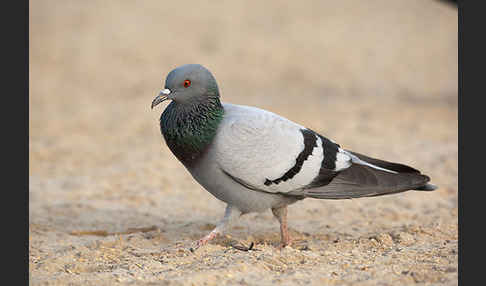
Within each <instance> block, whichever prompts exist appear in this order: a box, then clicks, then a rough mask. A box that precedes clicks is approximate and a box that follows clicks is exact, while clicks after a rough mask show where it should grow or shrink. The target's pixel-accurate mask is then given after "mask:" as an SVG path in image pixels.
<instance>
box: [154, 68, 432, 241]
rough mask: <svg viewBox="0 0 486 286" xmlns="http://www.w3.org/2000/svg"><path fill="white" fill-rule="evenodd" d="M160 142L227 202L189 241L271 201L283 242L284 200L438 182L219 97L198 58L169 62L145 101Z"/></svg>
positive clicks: (388, 191)
mask: <svg viewBox="0 0 486 286" xmlns="http://www.w3.org/2000/svg"><path fill="white" fill-rule="evenodd" d="M168 99H170V100H171V102H170V104H169V105H168V106H167V107H166V108H165V110H164V111H163V113H162V115H161V117H160V130H161V133H162V135H163V137H164V139H165V142H166V144H167V146H168V147H169V149H170V150H171V151H172V153H173V154H174V155H175V156H176V157H177V159H178V160H179V161H180V162H181V163H182V164H183V165H184V166H185V167H186V169H187V170H188V171H189V172H190V174H191V175H192V176H193V177H194V179H195V180H196V181H197V182H198V183H199V184H201V185H202V186H203V187H204V188H205V189H206V190H207V191H209V192H210V193H211V194H212V195H214V196H215V197H216V198H218V199H219V200H221V201H223V202H225V203H226V204H227V206H226V210H225V213H224V217H223V219H222V220H221V221H220V222H219V223H218V224H217V226H216V227H215V229H214V230H212V231H211V232H210V233H209V234H207V235H206V236H204V237H203V238H201V239H199V240H198V241H197V242H196V243H195V244H196V245H195V247H196V248H197V247H200V246H201V245H203V244H205V243H207V242H208V241H210V240H211V239H213V238H215V237H217V236H218V235H220V234H221V233H222V232H223V231H224V229H225V228H227V227H228V225H229V224H230V223H231V222H232V221H234V219H235V218H238V217H239V216H240V215H242V214H246V213H250V212H262V211H265V210H267V209H271V210H272V212H273V215H274V216H275V217H276V218H277V220H278V221H279V223H280V233H281V246H282V247H285V246H287V245H289V244H290V242H291V240H290V237H289V232H288V229H287V205H289V204H292V203H295V202H297V201H299V200H302V199H304V198H317V199H350V198H359V197H369V196H381V195H387V194H393V193H398V192H404V191H407V190H420V191H432V190H435V189H436V188H437V187H436V186H434V185H432V184H430V183H428V182H429V180H430V178H429V177H428V176H426V175H424V174H421V173H420V171H418V170H416V169H414V168H412V167H409V166H406V165H403V164H399V163H392V162H387V161H383V160H379V159H375V158H371V157H368V156H365V155H362V154H359V153H356V152H353V151H350V150H346V149H343V148H341V146H340V145H339V144H337V143H336V142H334V141H332V140H330V139H328V138H326V137H324V136H322V135H321V134H319V133H317V132H315V131H313V130H311V129H309V128H306V127H304V126H302V125H299V124H297V123H294V122H292V121H290V120H288V119H286V118H283V117H281V116H279V115H277V114H275V113H272V112H269V111H266V110H262V109H259V108H255V107H250V106H243V105H236V104H230V103H223V102H221V100H220V94H219V88H218V84H217V83H216V79H215V78H214V76H213V75H212V74H211V72H210V71H209V70H208V69H206V68H205V67H203V66H202V65H198V64H187V65H182V66H180V67H177V68H175V69H174V70H172V71H171V72H170V73H169V74H168V75H167V78H166V80H165V87H164V89H162V90H161V91H160V92H159V94H158V96H157V97H156V98H155V99H154V100H153V101H152V106H151V107H152V109H153V108H154V107H155V106H156V105H158V104H160V103H161V102H163V101H165V100H168Z"/></svg>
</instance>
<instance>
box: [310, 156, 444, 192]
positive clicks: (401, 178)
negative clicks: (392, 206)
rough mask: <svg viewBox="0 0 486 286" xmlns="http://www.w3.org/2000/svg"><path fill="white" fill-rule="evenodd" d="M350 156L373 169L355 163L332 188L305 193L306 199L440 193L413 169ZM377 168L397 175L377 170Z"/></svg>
mask: <svg viewBox="0 0 486 286" xmlns="http://www.w3.org/2000/svg"><path fill="white" fill-rule="evenodd" d="M348 152H349V153H351V154H353V155H354V156H356V157H358V158H359V159H360V160H362V161H365V162H366V163H368V164H371V165H363V164H359V163H354V164H353V165H351V167H349V168H347V169H345V170H343V171H341V172H340V173H338V174H337V175H336V176H335V177H334V179H332V181H331V182H330V183H329V184H327V185H325V186H321V187H318V188H314V189H307V190H304V193H305V196H307V197H312V198H319V199H346V198H359V197H371V196H382V195H388V194H395V193H400V192H405V191H409V190H417V191H433V190H435V189H437V187H436V186H434V185H432V184H429V183H428V182H429V181H430V178H429V177H428V176H426V175H424V174H421V173H420V171H418V170H416V169H414V168H412V167H409V166H406V165H403V164H398V163H392V162H387V161H383V160H379V159H375V158H371V157H368V156H365V155H361V154H359V153H355V152H351V151H348ZM373 165H374V166H378V167H379V168H383V169H386V170H390V171H393V172H388V171H386V170H380V169H379V168H374V167H373Z"/></svg>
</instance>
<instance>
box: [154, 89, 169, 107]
mask: <svg viewBox="0 0 486 286" xmlns="http://www.w3.org/2000/svg"><path fill="white" fill-rule="evenodd" d="M169 94H170V90H169V89H167V88H166V89H163V90H161V91H160V92H159V95H157V97H156V98H155V99H154V100H153V101H152V106H151V109H154V107H155V106H157V105H158V104H159V103H161V102H162V101H165V100H167V99H169Z"/></svg>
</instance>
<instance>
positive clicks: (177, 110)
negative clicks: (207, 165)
mask: <svg viewBox="0 0 486 286" xmlns="http://www.w3.org/2000/svg"><path fill="white" fill-rule="evenodd" d="M223 114H224V109H223V106H222V105H221V102H220V101H219V98H218V97H208V98H206V100H205V101H204V102H199V103H197V104H196V103H195V104H180V103H177V102H175V101H173V102H171V103H170V104H169V105H168V106H167V108H166V109H165V110H164V112H163V113H162V116H161V117H160V130H161V132H162V135H163V136H164V138H165V141H166V143H167V146H169V148H170V150H171V151H172V153H174V155H175V156H176V157H177V158H178V159H179V160H180V161H181V162H182V163H184V165H186V166H192V165H193V164H194V163H195V162H196V161H197V160H198V159H199V158H200V157H201V156H202V155H203V154H204V152H205V151H206V149H207V147H208V146H209V144H211V142H212V140H213V139H214V137H215V135H216V131H217V129H218V126H219V123H220V122H221V120H222V119H223Z"/></svg>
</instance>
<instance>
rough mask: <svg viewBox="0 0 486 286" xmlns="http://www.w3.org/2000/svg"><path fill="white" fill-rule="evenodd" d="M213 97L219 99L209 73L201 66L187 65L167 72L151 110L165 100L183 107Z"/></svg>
mask: <svg viewBox="0 0 486 286" xmlns="http://www.w3.org/2000/svg"><path fill="white" fill-rule="evenodd" d="M215 97H216V98H218V97H219V89H218V85H217V83H216V79H215V78H214V76H213V75H212V74H211V72H209V70H208V69H206V68H205V67H203V66H202V65H198V64H188V65H183V66H180V67H177V68H175V69H173V70H172V71H171V72H169V74H168V75H167V78H166V79H165V86H164V89H162V90H161V91H160V92H159V94H158V95H157V97H155V99H154V100H153V101H152V108H154V107H155V106H156V105H158V104H159V103H161V102H163V101H165V100H167V99H171V100H173V101H175V102H177V103H179V104H184V105H185V104H197V103H199V102H204V101H206V100H208V99H209V98H215Z"/></svg>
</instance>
